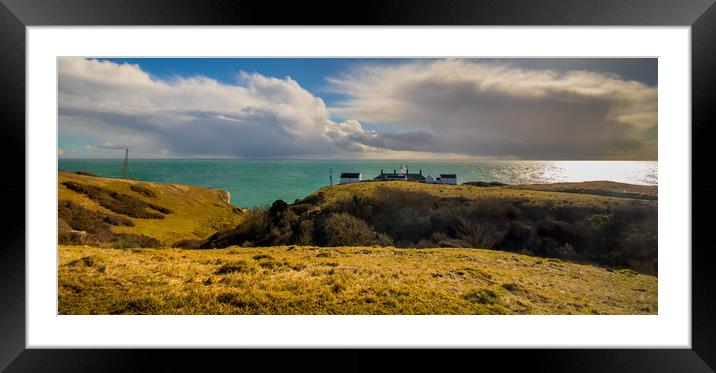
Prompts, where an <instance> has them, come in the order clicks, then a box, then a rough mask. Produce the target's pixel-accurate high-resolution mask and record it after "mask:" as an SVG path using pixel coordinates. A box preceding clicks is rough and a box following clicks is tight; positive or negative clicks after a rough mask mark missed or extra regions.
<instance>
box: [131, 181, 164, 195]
mask: <svg viewBox="0 0 716 373" xmlns="http://www.w3.org/2000/svg"><path fill="white" fill-rule="evenodd" d="M129 189H131V190H133V191H135V192H137V193H139V194H142V195H144V196H147V197H151V198H155V197H156V196H157V195H156V194H155V193H154V192H153V191H152V190H151V189H149V188H147V187H145V186H143V185H139V184H132V185H131V186H130V187H129Z"/></svg>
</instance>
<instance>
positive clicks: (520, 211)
mask: <svg viewBox="0 0 716 373" xmlns="http://www.w3.org/2000/svg"><path fill="white" fill-rule="evenodd" d="M611 186H612V189H616V188H615V187H614V186H613V185H611ZM562 188H563V189H559V190H558V191H553V190H552V189H548V188H545V190H536V189H535V188H534V187H531V186H528V187H525V188H524V189H518V187H514V186H505V187H503V186H496V187H477V186H473V185H464V184H463V185H429V184H423V183H417V182H402V181H397V182H366V183H357V184H348V185H338V186H333V187H326V188H323V189H321V190H319V191H318V192H316V193H314V194H312V195H310V196H308V197H306V198H304V199H302V200H297V201H295V202H294V203H293V204H290V205H289V204H287V203H286V202H284V201H281V200H279V201H276V202H274V204H273V205H272V206H271V207H270V208H268V209H266V208H262V209H254V210H253V211H252V213H251V214H250V215H248V216H247V217H246V219H245V220H244V221H243V222H242V223H241V224H239V225H238V226H237V227H234V228H232V229H229V230H226V231H222V232H218V233H216V234H214V235H212V236H211V237H209V238H208V239H206V240H205V241H203V242H201V243H200V244H199V247H200V248H221V247H228V246H231V245H241V246H274V245H290V244H301V245H317V246H361V245H387V246H393V245H394V246H397V247H406V248H407V247H413V248H426V247H455V248H458V247H460V248H464V247H471V248H491V249H496V250H503V251H512V252H520V253H524V254H531V255H537V256H543V257H551V258H561V259H568V260H573V261H578V262H585V263H594V264H598V265H604V266H613V267H618V268H631V269H634V270H637V271H639V272H642V273H648V274H656V273H657V267H658V261H657V237H658V235H657V210H658V209H657V202H656V201H655V200H653V198H650V197H655V195H654V194H648V193H649V191H648V190H643V188H641V187H637V188H638V189H639V190H640V192H639V193H637V192H634V191H632V190H631V189H629V187H628V186H625V185H624V184H622V189H624V190H626V191H622V192H617V191H616V190H607V191H605V190H602V189H597V188H596V187H595V186H593V185H589V184H587V185H582V186H580V188H576V187H575V186H571V188H569V189H568V188H567V187H562ZM565 190H566V191H565ZM604 193H621V195H624V194H628V195H630V196H637V197H639V198H624V197H622V196H619V197H612V196H605V195H604ZM644 196H647V197H646V198H645V197H644Z"/></svg>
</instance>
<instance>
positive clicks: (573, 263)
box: [58, 172, 658, 314]
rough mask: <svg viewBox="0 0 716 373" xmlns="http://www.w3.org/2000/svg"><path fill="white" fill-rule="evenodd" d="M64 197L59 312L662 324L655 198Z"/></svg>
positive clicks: (640, 194) (450, 194) (75, 189)
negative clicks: (562, 318) (250, 203)
mask: <svg viewBox="0 0 716 373" xmlns="http://www.w3.org/2000/svg"><path fill="white" fill-rule="evenodd" d="M58 191H59V201H58V202H59V203H58V206H59V211H58V214H59V216H58V217H59V220H58V224H59V226H58V228H59V229H58V230H59V243H60V245H59V248H58V294H59V299H58V300H59V312H60V313H61V314H655V313H657V311H658V310H657V282H658V281H657V277H656V274H657V271H656V268H657V243H656V240H657V231H656V228H657V224H656V217H657V201H656V198H655V197H656V188H653V189H651V188H648V187H647V188H643V187H640V186H631V185H627V184H620V185H614V184H608V185H607V184H599V183H580V184H579V185H559V186H556V185H542V186H536V185H528V186H514V185H495V184H490V183H473V184H472V185H468V184H461V185H429V184H423V183H418V182H405V181H396V182H364V183H355V184H349V185H336V186H331V187H325V188H321V189H320V190H318V191H316V192H315V193H312V194H310V195H308V196H306V197H305V198H303V199H299V200H296V201H294V202H293V203H287V202H285V201H282V200H277V201H275V202H274V203H273V204H271V205H270V206H265V207H257V208H251V209H239V208H237V207H234V206H232V205H231V204H230V203H229V201H228V200H227V196H226V194H225V193H224V192H222V191H219V190H212V189H208V188H201V187H193V186H187V185H168V184H159V183H148V182H140V181H136V180H124V179H110V178H102V177H97V176H92V175H78V174H72V173H66V172H60V173H59V180H58ZM605 193H610V194H609V195H605ZM645 196H646V197H645ZM652 196H653V197H652Z"/></svg>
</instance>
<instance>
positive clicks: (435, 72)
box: [329, 59, 657, 159]
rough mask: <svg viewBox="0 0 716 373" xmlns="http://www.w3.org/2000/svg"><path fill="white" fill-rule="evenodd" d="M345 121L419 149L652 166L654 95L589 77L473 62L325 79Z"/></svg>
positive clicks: (371, 139)
mask: <svg viewBox="0 0 716 373" xmlns="http://www.w3.org/2000/svg"><path fill="white" fill-rule="evenodd" d="M329 82H330V84H331V86H332V89H333V91H335V92H340V93H342V94H344V95H345V96H347V98H346V99H345V100H343V101H341V102H339V103H338V104H337V105H335V107H332V108H330V110H331V112H332V113H333V114H335V115H338V116H340V117H347V118H348V117H350V118H360V120H362V121H365V122H371V123H382V124H385V125H388V126H391V125H392V126H396V127H399V126H408V127H411V128H412V127H416V126H417V127H419V128H425V131H424V132H415V133H411V134H409V135H405V134H400V135H397V134H385V135H380V136H370V135H363V136H362V138H356V141H361V142H364V143H369V144H373V145H374V146H379V147H385V148H389V149H402V148H405V147H417V148H419V149H420V150H423V151H435V152H443V151H453V152H457V153H464V154H470V155H475V156H494V157H516V158H530V159H605V158H607V159H608V158H619V159H656V153H657V147H656V132H657V131H656V127H657V88H656V87H652V86H648V85H645V84H642V83H640V82H636V81H629V80H625V79H623V78H621V77H619V76H616V75H613V74H606V73H594V72H589V71H566V72H558V71H553V70H549V69H525V68H520V67H515V66H511V65H506V64H499V63H480V62H472V61H467V60H456V59H448V60H432V61H425V60H417V61H415V62H411V63H405V64H388V65H380V66H376V65H372V66H371V65H364V66H362V67H358V68H356V69H355V70H354V71H352V72H351V73H348V74H346V75H343V76H339V77H333V78H330V79H329Z"/></svg>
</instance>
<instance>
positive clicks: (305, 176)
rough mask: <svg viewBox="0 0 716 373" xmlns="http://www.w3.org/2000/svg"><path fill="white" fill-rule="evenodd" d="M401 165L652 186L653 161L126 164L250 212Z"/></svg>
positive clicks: (427, 171) (70, 165)
mask: <svg viewBox="0 0 716 373" xmlns="http://www.w3.org/2000/svg"><path fill="white" fill-rule="evenodd" d="M402 164H405V165H406V166H407V167H408V169H409V171H410V172H411V173H416V172H420V171H422V172H423V175H433V176H438V175H439V174H441V173H454V174H457V178H458V182H459V183H464V182H466V181H499V182H503V183H507V184H531V183H553V182H566V181H595V180H610V181H618V182H623V183H631V184H646V185H657V183H658V165H657V162H638V161H489V162H487V161H432V160H427V161H425V160H422V161H411V160H404V161H395V160H385V161H376V160H366V161H334V160H311V161H304V160H177V159H173V160H143V159H136V160H131V159H130V161H129V177H130V178H133V179H138V180H144V181H156V182H162V183H179V184H191V185H199V186H204V187H211V188H216V189H223V190H227V191H229V192H230V193H231V201H232V203H233V204H234V205H236V206H246V207H253V206H258V205H266V204H270V203H272V202H273V201H275V200H276V199H279V198H281V199H284V200H286V201H288V202H293V201H294V200H295V199H297V198H303V197H305V196H306V195H308V194H310V193H312V192H314V191H315V190H316V189H318V188H320V187H323V186H326V185H328V184H329V182H330V181H329V175H330V170H331V169H332V170H333V181H334V183H337V182H338V180H339V178H340V174H341V172H360V173H362V174H363V179H372V178H373V177H375V176H377V175H378V174H380V170H381V169H384V170H385V172H393V170H394V169H399V168H400V166H401V165H402ZM59 167H60V169H62V170H66V171H86V172H91V173H94V174H96V175H99V176H106V177H121V175H122V173H121V172H122V171H121V170H122V161H121V160H107V159H105V160H89V159H60V161H59Z"/></svg>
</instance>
